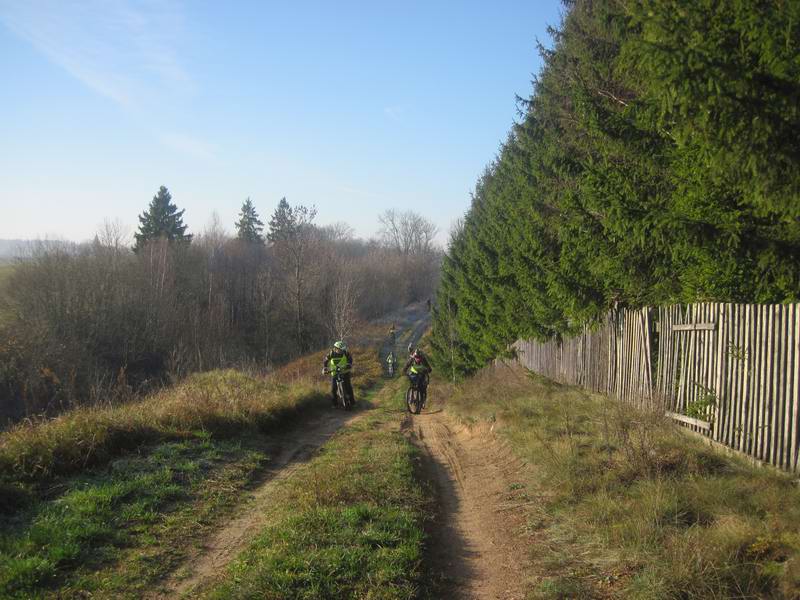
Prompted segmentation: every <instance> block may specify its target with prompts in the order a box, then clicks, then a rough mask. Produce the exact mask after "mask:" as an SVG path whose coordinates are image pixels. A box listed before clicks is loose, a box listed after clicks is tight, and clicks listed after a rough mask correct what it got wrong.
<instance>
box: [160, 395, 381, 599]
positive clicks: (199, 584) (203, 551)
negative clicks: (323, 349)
mask: <svg viewBox="0 0 800 600" xmlns="http://www.w3.org/2000/svg"><path fill="white" fill-rule="evenodd" d="M364 414H365V412H363V411H359V412H344V411H336V412H329V413H324V414H322V415H321V416H319V417H317V418H315V419H314V420H312V421H309V422H308V423H306V424H303V425H301V426H299V427H294V428H292V429H291V430H289V431H287V432H284V433H282V434H279V435H277V436H275V438H274V441H273V442H272V443H270V447H271V448H272V449H273V452H274V454H273V455H272V456H273V458H272V460H271V461H270V463H269V465H268V467H267V468H266V469H265V470H264V471H262V473H261V476H260V478H259V482H258V484H257V485H256V487H255V488H254V489H252V490H250V491H249V493H248V498H247V500H245V501H244V502H245V503H246V504H245V505H244V506H243V507H242V509H241V512H240V513H239V514H238V516H235V517H233V518H232V519H231V520H230V521H228V522H227V523H226V524H225V526H224V527H223V528H222V529H220V530H219V531H217V532H216V533H215V534H214V535H212V536H211V537H210V538H209V539H207V540H206V541H205V543H204V544H203V546H202V547H201V548H199V549H198V550H196V551H194V552H192V553H191V554H190V555H189V556H188V557H187V559H186V560H185V561H184V563H183V565H182V566H181V567H179V568H178V569H176V570H175V571H174V572H173V573H172V575H171V576H170V577H169V578H168V579H167V580H166V581H163V582H162V583H161V584H160V586H159V589H158V590H156V591H153V592H151V593H150V594H148V595H147V596H146V598H149V599H157V598H180V597H187V594H190V593H192V595H194V593H195V592H197V591H198V590H201V589H203V588H205V587H207V586H208V584H209V583H210V582H211V581H213V580H214V579H216V577H217V576H218V575H219V574H220V573H221V572H222V571H223V569H224V568H225V567H226V566H227V565H228V563H230V562H231V561H232V560H233V559H234V558H235V557H236V556H237V555H238V554H239V553H240V552H241V551H242V550H244V549H245V548H246V547H247V545H248V544H249V543H250V542H251V541H252V539H253V538H254V537H255V536H256V535H257V534H258V533H259V531H261V528H262V527H263V525H264V523H265V521H266V514H267V511H266V509H267V508H268V506H269V500H270V497H271V496H272V493H273V492H274V490H275V489H276V487H277V485H278V484H279V483H280V482H281V481H284V480H286V479H288V478H290V477H291V476H292V475H294V473H295V472H296V471H297V470H298V469H300V468H301V467H302V466H303V465H305V464H306V463H308V462H309V460H310V459H311V458H313V456H314V454H315V453H316V452H317V450H318V449H319V448H320V447H321V446H323V445H324V444H325V442H327V441H328V440H329V439H330V438H331V437H333V435H334V434H335V433H336V432H337V431H339V430H340V429H341V428H342V427H345V426H347V425H349V424H350V423H352V422H354V421H356V420H358V419H359V418H361V417H363V416H364Z"/></svg>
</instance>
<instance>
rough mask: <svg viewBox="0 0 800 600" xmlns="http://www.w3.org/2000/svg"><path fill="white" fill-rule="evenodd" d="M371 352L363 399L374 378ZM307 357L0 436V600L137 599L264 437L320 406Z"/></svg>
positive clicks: (230, 497) (236, 488) (222, 501)
mask: <svg viewBox="0 0 800 600" xmlns="http://www.w3.org/2000/svg"><path fill="white" fill-rule="evenodd" d="M367 357H370V358H371V352H370V351H369V350H362V351H359V352H358V353H357V354H356V361H357V364H358V363H359V362H361V365H362V368H361V370H360V374H359V373H357V374H356V377H355V379H354V384H355V388H356V390H357V393H360V394H363V393H364V392H365V390H366V389H367V388H368V387H369V386H372V385H374V383H375V382H376V380H377V379H378V378H379V377H380V366H379V365H377V361H375V360H374V359H373V360H372V361H369V360H368V358H367ZM315 358H316V359H317V362H319V363H320V364H321V359H322V357H321V355H320V356H316V357H307V358H304V359H302V360H301V361H298V362H297V363H295V364H294V365H289V366H287V367H286V368H284V369H282V370H280V371H278V372H277V373H275V374H274V375H272V376H270V377H268V378H260V377H254V376H249V375H246V374H244V373H240V372H236V371H213V372H209V373H203V374H198V375H195V376H192V377H190V378H189V379H187V380H186V381H185V382H184V383H182V384H180V385H178V386H176V387H175V388H173V389H169V390H164V391H163V392H160V393H158V394H156V395H154V396H151V397H149V398H147V399H145V400H143V401H140V402H136V403H133V404H130V405H124V406H119V407H110V408H106V409H94V410H77V411H73V412H70V413H68V414H65V415H63V416H61V417H59V418H57V419H54V420H51V421H43V422H37V423H27V424H24V425H20V426H18V427H16V428H14V429H12V430H11V431H8V432H6V433H3V434H2V435H0V473H2V480H1V481H2V488H0V501H1V502H0V509H2V510H0V531H1V532H2V533H1V534H0V597H9V598H33V597H46V596H52V595H58V597H65V598H67V597H86V596H85V594H87V593H89V594H95V595H97V594H100V595H115V596H123V597H130V598H135V597H140V592H141V590H143V589H145V587H146V586H147V585H149V584H151V583H152V582H154V581H156V580H157V579H159V578H160V577H162V576H163V575H164V574H165V573H167V572H169V570H170V569H171V568H173V567H174V566H175V565H176V564H177V563H178V562H179V561H180V560H181V559H182V558H183V556H185V555H186V552H187V550H188V549H189V547H190V546H191V544H192V543H194V542H197V543H199V540H200V539H201V538H202V536H203V535H204V534H205V533H207V531H208V530H209V529H210V528H212V527H213V526H214V524H215V523H217V522H219V520H220V519H221V518H223V517H224V515H225V514H226V513H227V512H229V511H230V510H231V509H232V508H233V507H234V506H235V505H236V504H237V503H238V502H239V500H240V495H241V493H242V491H243V490H244V489H245V488H246V486H247V485H248V484H249V483H250V482H251V481H252V480H253V477H254V476H255V475H256V474H257V473H258V472H259V469H260V468H261V466H262V465H263V463H264V462H265V461H266V460H267V459H268V456H267V455H266V454H265V450H264V448H265V443H266V441H267V440H268V436H266V437H265V436H264V435H263V434H264V433H268V432H270V431H273V430H274V429H275V428H277V427H288V426H291V425H292V423H293V422H294V421H297V419H296V417H298V416H299V415H300V414H305V413H306V412H308V411H309V410H314V409H315V408H316V407H325V406H326V405H327V398H326V392H327V384H326V382H325V380H323V379H321V378H319V377H316V376H315V375H309V373H313V374H316V373H318V369H319V367H318V366H317V367H316V368H315V369H313V370H311V371H309V370H308V369H306V367H308V368H309V369H310V366H311V364H312V363H313V364H315V365H316V363H315V362H314V359H315ZM359 358H361V359H362V361H359ZM306 363H308V364H306ZM372 363H375V364H374V365H373V364H372Z"/></svg>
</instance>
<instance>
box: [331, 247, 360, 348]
mask: <svg viewBox="0 0 800 600" xmlns="http://www.w3.org/2000/svg"><path fill="white" fill-rule="evenodd" d="M360 296H361V283H360V281H359V277H358V273H357V272H356V270H355V265H354V264H353V263H352V262H345V263H343V264H341V265H340V266H339V269H338V271H337V273H336V278H335V280H334V282H333V289H332V293H331V305H330V315H331V318H330V320H329V328H330V332H331V335H332V336H333V337H334V338H336V339H339V340H343V339H346V338H348V337H349V336H350V334H351V333H352V331H353V326H354V325H355V323H356V320H357V317H358V301H359V298H360Z"/></svg>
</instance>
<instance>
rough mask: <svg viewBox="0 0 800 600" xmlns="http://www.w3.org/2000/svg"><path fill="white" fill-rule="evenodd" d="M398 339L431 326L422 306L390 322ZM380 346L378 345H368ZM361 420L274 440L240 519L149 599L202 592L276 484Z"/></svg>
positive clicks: (335, 415) (330, 420) (326, 417)
mask: <svg viewBox="0 0 800 600" xmlns="http://www.w3.org/2000/svg"><path fill="white" fill-rule="evenodd" d="M392 318H394V319H396V321H397V324H398V333H399V335H403V336H408V337H409V339H411V340H414V341H416V340H418V339H419V337H420V336H421V335H422V333H424V331H425V329H427V327H428V324H429V323H430V315H429V314H428V313H427V311H426V310H423V308H422V307H421V305H412V306H409V307H407V308H406V309H403V310H401V311H398V312H397V314H396V315H395V316H394V317H392ZM368 341H369V342H370V343H378V342H379V340H368ZM363 415H364V411H356V412H344V411H333V410H331V411H329V412H324V413H322V414H318V415H317V416H315V417H314V418H313V419H311V420H309V421H307V422H305V423H303V424H302V426H300V427H293V428H291V429H290V430H289V431H286V432H284V433H281V434H277V435H274V436H273V437H272V438H271V439H270V441H269V446H268V448H267V449H266V450H267V453H268V455H269V456H270V457H271V460H270V462H269V465H268V466H267V468H266V469H265V470H264V471H262V472H261V474H260V477H259V480H258V482H257V483H256V485H255V486H254V488H253V489H251V490H250V491H249V493H248V495H247V498H243V499H242V504H241V507H239V509H238V515H237V516H235V517H233V518H232V519H231V520H229V521H227V522H226V523H225V525H224V527H223V528H222V529H220V530H218V531H217V532H216V533H215V534H214V535H213V536H211V537H210V538H209V539H207V540H206V541H205V542H204V544H203V546H202V547H201V548H198V549H196V550H194V551H192V552H190V554H189V556H188V557H187V559H186V560H185V561H184V562H183V565H182V566H181V567H179V568H178V569H176V570H175V571H174V572H173V573H172V574H171V575H170V576H169V577H168V578H167V579H166V580H165V581H162V582H161V583H160V585H159V586H158V589H157V590H154V591H152V592H151V593H149V594H147V596H146V598H148V599H152V600H155V599H160V598H179V597H193V596H195V595H196V592H198V591H199V590H201V589H203V588H206V587H207V586H208V585H209V584H210V583H211V582H213V581H214V580H215V579H216V578H217V577H218V576H219V575H220V574H221V573H222V571H223V569H224V568H225V567H226V566H227V564H228V563H229V562H230V561H231V560H233V559H234V558H235V557H236V556H237V555H238V554H239V553H240V552H241V551H242V550H244V549H245V548H246V547H247V545H248V544H249V543H250V542H251V541H252V539H253V537H254V536H255V535H256V534H257V533H258V532H259V531H260V530H261V528H262V526H263V525H264V522H265V518H266V516H265V513H266V510H265V509H266V508H267V507H268V506H269V502H270V498H271V496H272V494H273V492H274V490H275V488H276V486H277V484H278V483H279V482H280V481H283V480H285V479H288V478H289V477H291V476H292V475H293V474H294V473H295V472H296V471H297V469H299V468H300V467H301V466H302V465H304V464H305V463H307V462H308V461H309V460H310V459H311V458H312V457H313V456H314V453H315V452H316V451H317V449H319V448H320V447H321V446H322V445H323V444H325V442H327V441H328V440H329V439H330V438H331V437H332V436H333V435H334V434H335V433H336V432H337V431H339V429H341V428H342V427H344V426H346V425H348V424H350V423H352V422H353V421H355V420H357V419H359V418H360V417H361V416H363Z"/></svg>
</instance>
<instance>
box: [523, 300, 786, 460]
mask: <svg viewBox="0 0 800 600" xmlns="http://www.w3.org/2000/svg"><path fill="white" fill-rule="evenodd" d="M514 346H515V348H516V349H517V352H518V360H519V362H520V363H521V364H523V365H524V366H526V367H527V368H529V369H530V370H532V371H534V372H536V373H539V374H541V375H544V376H546V377H549V378H551V379H554V380H556V381H559V382H562V383H567V384H571V385H580V386H583V387H585V388H586V389H589V390H591V391H593V392H599V393H605V394H608V395H610V396H614V397H616V398H618V399H619V400H621V401H623V402H628V403H631V404H634V405H636V406H639V407H641V408H654V409H658V410H664V411H665V412H666V414H668V415H669V416H670V417H672V418H673V419H675V420H676V421H679V422H680V423H681V424H682V426H684V427H688V428H690V429H692V430H693V431H695V432H697V433H700V434H702V435H705V436H707V437H708V438H710V439H712V440H714V441H715V442H718V443H721V444H724V445H726V446H728V447H730V448H733V449H735V450H738V451H740V452H743V453H745V454H747V455H749V456H751V457H753V458H756V459H758V460H761V461H764V462H766V463H769V464H772V465H774V466H776V467H780V468H782V469H785V470H789V471H794V472H798V470H799V469H800V465H798V453H799V452H800V439H798V435H799V434H800V379H799V378H800V305H798V304H784V305H781V304H778V305H754V304H720V303H703V304H690V305H674V306H667V307H661V308H658V309H653V308H644V309H641V310H618V311H617V310H615V311H612V312H610V313H609V314H608V316H607V318H606V319H605V320H604V322H603V323H601V324H600V325H599V326H598V327H595V328H589V327H585V328H584V329H583V331H582V332H581V334H580V335H577V336H575V337H570V338H567V339H563V340H551V341H548V342H537V341H533V340H523V341H518V342H517V343H516V344H515V345H514Z"/></svg>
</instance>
